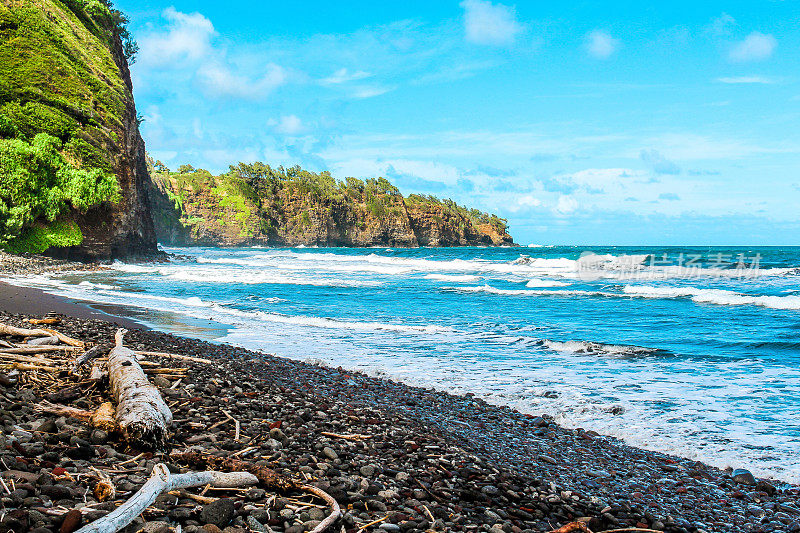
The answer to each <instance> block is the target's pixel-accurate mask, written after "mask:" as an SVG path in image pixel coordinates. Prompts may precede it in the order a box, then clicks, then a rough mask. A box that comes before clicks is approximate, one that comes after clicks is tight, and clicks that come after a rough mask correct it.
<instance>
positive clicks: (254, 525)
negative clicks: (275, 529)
mask: <svg viewBox="0 0 800 533" xmlns="http://www.w3.org/2000/svg"><path fill="white" fill-rule="evenodd" d="M247 527H249V528H250V529H252V530H253V531H256V532H258V533H269V531H270V529H269V528H268V527H267V526H265V525H264V524H262V523H261V522H259V521H258V520H256V519H255V518H253V517H252V516H248V517H247Z"/></svg>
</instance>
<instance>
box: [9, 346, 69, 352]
mask: <svg viewBox="0 0 800 533" xmlns="http://www.w3.org/2000/svg"><path fill="white" fill-rule="evenodd" d="M75 351H80V348H78V347H76V346H28V345H23V346H17V347H14V348H2V349H0V353H19V354H26V353H32V354H37V353H49V352H75Z"/></svg>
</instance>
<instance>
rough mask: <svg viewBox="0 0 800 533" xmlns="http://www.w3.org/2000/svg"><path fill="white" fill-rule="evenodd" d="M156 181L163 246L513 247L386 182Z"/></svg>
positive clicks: (199, 174)
mask: <svg viewBox="0 0 800 533" xmlns="http://www.w3.org/2000/svg"><path fill="white" fill-rule="evenodd" d="M151 175H152V176H153V190H152V191H151V196H152V197H153V200H154V204H153V205H154V208H153V210H154V213H153V214H154V221H155V226H156V232H157V236H158V239H159V241H160V242H162V243H165V244H175V245H201V246H202V245H207V246H214V245H219V246H245V245H253V244H266V245H274V246H297V245H301V244H302V245H327V246H405V247H410V246H471V245H472V246H475V245H494V246H499V245H511V244H513V240H512V238H511V236H510V235H509V234H508V233H507V231H506V222H505V220H503V219H500V218H498V217H496V216H494V215H487V214H485V213H481V212H479V211H477V210H474V209H467V208H464V207H461V206H458V205H456V204H455V203H454V202H451V201H449V200H438V199H436V198H433V197H429V196H418V195H411V196H409V197H408V198H404V197H403V195H402V194H400V192H399V191H398V190H397V188H396V187H394V186H393V185H392V184H391V183H389V182H388V181H386V180H385V179H384V178H378V179H370V180H366V181H361V180H357V179H354V178H347V179H346V180H345V181H338V180H336V179H334V178H333V177H332V176H331V175H330V174H329V173H327V172H322V173H319V174H317V173H313V172H309V171H306V170H302V169H301V168H300V167H293V168H289V169H284V168H282V167H279V168H277V169H275V168H272V167H270V166H269V165H265V164H262V163H255V164H252V165H248V164H239V165H238V166H236V167H231V171H230V172H228V173H226V174H223V175H220V176H213V175H211V174H210V173H209V172H207V171H205V170H195V169H193V168H191V167H189V166H188V165H184V166H182V167H181V168H180V169H179V171H178V172H170V171H169V170H168V169H166V168H165V167H164V166H163V165H161V164H160V163H156V164H155V166H154V167H153V168H152V170H151Z"/></svg>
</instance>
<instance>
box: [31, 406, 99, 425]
mask: <svg viewBox="0 0 800 533" xmlns="http://www.w3.org/2000/svg"><path fill="white" fill-rule="evenodd" d="M33 409H34V410H35V411H38V412H40V413H47V414H49V415H56V416H65V417H67V418H74V419H76V420H80V421H81V422H86V423H87V424H88V423H90V422H91V420H92V412H91V411H87V410H85V409H76V408H75V407H68V406H66V405H59V404H55V403H50V402H47V401H42V402H40V403H38V404H37V405H35V406H34V407H33Z"/></svg>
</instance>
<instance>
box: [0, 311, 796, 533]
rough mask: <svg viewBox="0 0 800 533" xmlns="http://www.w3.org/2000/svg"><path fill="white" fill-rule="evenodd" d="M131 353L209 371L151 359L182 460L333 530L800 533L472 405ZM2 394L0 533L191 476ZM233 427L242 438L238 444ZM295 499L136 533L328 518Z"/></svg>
mask: <svg viewBox="0 0 800 533" xmlns="http://www.w3.org/2000/svg"><path fill="white" fill-rule="evenodd" d="M5 311H6V312H4V313H2V314H0V322H3V323H6V324H9V325H15V326H24V325H25V324H26V323H25V319H26V318H28V317H27V316H23V315H19V314H13V309H10V310H9V309H7V310H5ZM41 314H42V315H43V314H45V311H44V310H42V313H41ZM62 318H63V321H62V322H61V323H60V324H59V325H58V326H57V329H58V330H59V331H60V332H62V333H64V334H67V335H70V336H72V337H75V338H79V339H82V340H84V341H88V342H93V343H108V342H110V340H111V339H112V338H113V334H114V331H115V330H116V329H117V327H118V325H117V324H114V323H112V322H110V321H104V320H97V319H84V318H75V317H70V316H63V317H62ZM126 345H127V346H129V347H130V348H131V349H135V350H144V351H152V352H168V353H175V354H183V355H190V356H199V357H203V358H208V359H211V360H213V361H214V364H212V365H209V364H203V363H195V362H187V361H183V360H180V361H176V360H173V359H158V358H156V360H158V362H159V363H160V364H161V365H163V366H164V367H170V366H179V367H183V368H186V369H187V377H186V378H182V379H181V380H180V382H177V383H176V381H175V380H169V379H166V378H162V377H156V378H154V383H155V384H156V385H157V386H158V387H159V388H160V390H161V391H162V395H163V396H164V398H165V400H166V401H167V403H168V404H169V405H170V408H171V409H172V411H173V414H174V417H175V421H174V423H173V427H172V429H173V431H174V434H173V435H172V437H171V439H170V444H171V446H172V451H173V452H174V451H184V450H187V449H191V450H200V451H202V452H203V453H207V454H212V455H218V456H230V455H235V456H236V457H238V458H239V459H242V460H247V461H251V462H253V463H255V464H261V465H265V466H269V467H271V468H273V469H275V470H276V471H278V472H280V473H282V474H285V475H287V476H290V477H292V478H300V479H305V480H307V481H308V482H309V483H313V484H315V485H316V486H318V487H320V488H322V489H323V490H326V491H327V492H328V493H329V494H330V495H331V496H333V497H334V498H335V499H336V500H337V501H338V502H339V504H340V505H341V506H342V509H343V511H344V516H343V518H342V519H341V520H340V522H339V523H340V526H339V525H337V526H334V527H335V528H337V529H343V530H344V531H345V532H347V533H356V532H359V531H366V530H370V531H371V530H380V531H402V532H411V531H442V532H443V531H492V532H495V533H500V532H501V531H503V532H505V533H519V532H521V531H531V532H533V531H535V532H549V531H553V530H556V529H557V528H559V527H561V526H564V525H565V524H569V523H573V522H575V521H579V522H581V523H583V524H585V526H586V527H588V528H589V529H590V531H592V532H601V531H615V530H621V531H637V530H640V531H648V530H655V531H669V532H687V531H688V532H698V533H699V532H703V531H705V532H712V531H713V532H767V531H800V521H799V520H800V506H798V500H800V488H798V487H795V486H789V485H785V484H778V483H774V482H770V481H768V480H758V479H755V478H753V477H752V475H750V474H749V473H748V472H746V471H733V472H732V471H722V470H718V469H715V468H712V467H709V466H707V465H704V464H702V463H698V462H694V461H690V460H686V459H681V458H678V457H671V456H667V455H662V454H658V453H653V452H648V451H643V450H639V449H635V448H631V447H629V446H626V445H624V444H622V443H620V442H619V441H617V440H615V439H612V438H608V437H603V436H601V435H598V434H596V433H593V432H586V431H583V430H581V429H565V428H562V427H559V426H558V425H556V424H555V423H553V421H552V420H551V419H549V418H548V417H539V416H533V415H529V414H522V413H519V412H516V411H514V410H512V409H509V408H504V407H496V406H492V405H489V404H487V403H485V402H483V401H482V400H479V399H476V398H474V397H472V396H471V395H466V396H454V395H449V394H446V393H442V392H436V391H433V390H428V389H421V388H414V387H409V386H406V385H403V384H400V383H396V382H393V381H389V380H382V379H376V378H372V377H368V376H366V375H363V374H359V373H353V372H348V371H345V370H343V369H341V368H340V369H336V368H327V367H323V366H318V365H313V364H307V363H303V362H298V361H293V360H288V359H283V358H278V357H274V356H271V355H269V354H264V353H259V352H251V351H247V350H244V349H241V348H236V347H232V346H227V345H218V344H212V343H208V342H204V341H198V340H193V339H189V338H182V337H177V336H173V335H170V334H164V333H160V332H156V331H152V330H147V329H132V330H130V331H129V333H128V334H127V336H126ZM0 378H2V379H0V395H2V398H3V402H2V404H3V406H2V408H0V420H2V423H3V428H2V432H0V460H2V465H3V472H2V478H3V480H4V482H5V486H6V487H8V489H9V490H3V489H5V487H2V488H0V490H3V492H4V494H3V495H2V499H1V500H0V502H2V507H3V509H4V510H3V511H2V520H0V531H3V532H6V531H15V532H17V531H37V532H38V533H46V532H47V531H53V532H54V531H62V532H63V531H74V530H75V529H70V528H72V527H75V528H77V526H74V525H72V524H70V523H67V526H68V527H66V528H65V525H64V524H65V519H66V517H67V515H68V514H69V515H70V516H71V517H72V520H75V518H76V516H77V517H78V518H80V520H79V523H88V522H90V521H91V520H93V519H96V518H97V517H99V516H102V515H104V514H106V513H107V512H109V511H110V510H112V509H114V508H115V507H116V505H118V504H119V503H121V502H122V501H124V500H125V499H126V498H127V497H129V496H130V495H131V494H133V492H135V491H136V490H138V488H139V487H140V486H141V485H142V484H143V483H144V482H145V481H146V480H147V478H148V476H149V474H150V472H151V470H152V469H153V467H154V465H156V464H157V463H159V462H167V463H168V464H169V465H170V468H173V469H175V471H188V470H190V469H191V468H190V467H189V466H188V465H183V464H180V462H176V461H172V460H171V458H170V454H169V453H168V452H167V453H163V454H155V455H153V454H152V453H144V454H142V453H141V452H140V451H139V450H135V449H130V448H128V447H126V445H125V444H124V443H123V442H120V441H118V440H116V439H115V438H114V437H113V436H109V435H108V434H106V433H104V432H103V431H100V430H90V429H89V428H88V427H87V426H86V425H85V424H83V423H81V422H79V421H76V420H73V419H67V418H55V417H48V416H46V415H43V414H42V413H40V412H37V411H35V410H34V408H33V406H34V405H35V404H36V403H38V402H40V401H42V400H45V399H48V398H49V399H58V400H60V403H63V404H66V405H72V406H74V407H78V408H84V409H89V410H91V409H92V408H96V407H97V405H98V402H100V401H102V400H103V399H104V393H103V392H102V391H93V392H92V394H89V395H86V394H83V393H78V392H76V393H74V394H61V395H58V396H56V397H54V396H53V394H54V392H53V391H52V390H47V389H46V388H44V389H43V388H41V387H39V386H37V384H36V383H32V382H29V381H28V380H27V378H26V375H25V372H24V371H22V372H14V371H12V372H11V373H3V374H2V375H0ZM59 379H60V380H62V383H61V387H60V388H62V389H64V390H68V391H69V390H73V391H77V390H78V389H77V388H76V387H78V386H79V385H80V383H78V382H71V380H76V379H78V378H76V377H75V376H69V375H65V376H59ZM48 395H49V396H48ZM230 419H235V420H236V421H238V426H239V438H238V440H236V439H235V436H236V434H235V431H236V430H235V428H234V424H233V423H232V422H231V420H230ZM348 436H356V437H350V438H347V437H348ZM98 469H99V470H104V471H106V472H108V473H109V475H110V476H111V479H112V481H113V483H114V485H115V486H116V487H117V493H116V499H115V500H112V501H106V502H103V503H100V502H97V501H96V500H93V497H92V488H93V486H94V484H95V483H96V479H95V477H94V475H93V472H96V471H97V470H98ZM12 487H13V490H12ZM297 497H298V496H297V495H292V494H274V493H270V492H268V491H265V490H263V489H259V488H251V489H248V490H240V491H216V492H215V493H214V494H213V498H212V499H210V500H208V503H203V504H201V503H198V501H197V500H196V499H192V498H191V497H188V496H187V497H175V496H162V497H159V499H158V500H157V501H156V503H155V505H153V506H151V507H150V508H149V509H148V510H147V511H146V512H145V513H144V514H143V515H142V516H141V517H139V518H137V520H136V521H135V522H134V523H133V524H131V525H130V526H128V529H126V531H177V530H180V531H187V532H201V533H205V532H216V531H220V530H222V531H226V532H230V533H233V532H239V531H275V532H281V531H285V532H287V533H301V532H303V531H308V530H310V529H312V528H313V527H314V526H315V525H316V524H318V523H319V521H320V520H322V518H323V517H324V510H323V508H322V507H323V506H307V507H304V506H303V505H298V504H297V503H296V502H297V501H298V500H297V499H296V498H297ZM212 500H213V501H212ZM293 502H295V503H293ZM73 511H76V512H77V513H79V514H76V512H73ZM626 528H627V529H626ZM631 528H633V529H631Z"/></svg>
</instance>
